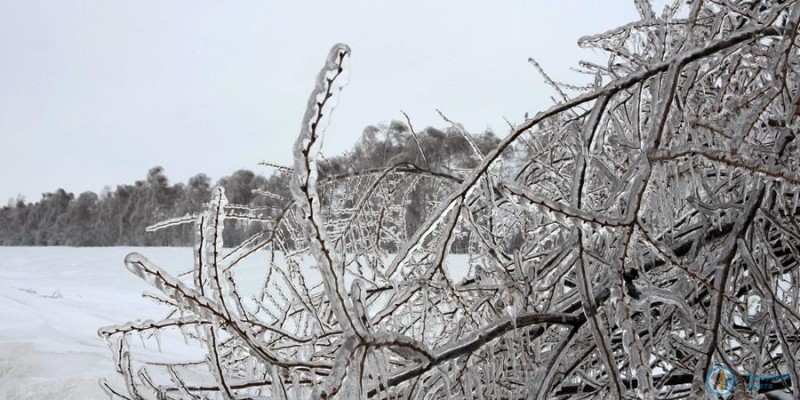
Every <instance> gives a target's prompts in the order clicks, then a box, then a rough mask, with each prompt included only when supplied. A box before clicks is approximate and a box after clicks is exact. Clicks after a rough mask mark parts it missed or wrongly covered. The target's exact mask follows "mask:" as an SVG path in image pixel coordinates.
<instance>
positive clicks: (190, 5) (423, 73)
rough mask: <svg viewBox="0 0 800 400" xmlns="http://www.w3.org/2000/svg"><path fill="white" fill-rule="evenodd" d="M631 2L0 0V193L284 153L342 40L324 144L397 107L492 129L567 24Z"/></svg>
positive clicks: (245, 162) (625, 14)
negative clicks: (346, 53) (348, 52)
mask: <svg viewBox="0 0 800 400" xmlns="http://www.w3.org/2000/svg"><path fill="white" fill-rule="evenodd" d="M636 18H637V15H636V11H635V9H634V7H633V1H632V0H603V1H598V0H518V1H503V2H499V1H496V2H492V1H464V0H449V1H414V0H404V1H394V2H391V3H390V2H379V1H352V0H348V1H341V0H339V1H335V2H334V1H324V2H323V1H319V2H308V1H286V2H277V1H267V0H260V1H198V0H182V1H177V0H171V1H162V0H135V1H127V2H122V1H108V0H73V1H37V0H23V1H17V0H0V203H2V204H5V202H6V200H7V199H8V198H10V197H15V196H17V194H22V195H24V196H26V198H27V199H28V200H29V201H35V200H38V199H39V198H40V196H41V194H42V193H43V192H50V191H54V190H55V189H57V188H64V189H66V190H67V191H71V192H74V193H76V194H78V193H80V192H82V191H85V190H93V191H100V190H101V189H102V188H103V187H104V186H106V185H109V186H112V187H113V186H114V185H116V184H123V183H133V182H134V181H135V180H138V179H143V178H144V177H145V176H146V173H147V170H148V169H149V168H150V167H152V166H155V165H161V166H163V167H164V168H165V170H166V174H167V176H168V177H169V178H170V180H171V181H172V182H178V181H180V182H185V181H186V180H187V179H188V178H189V177H190V176H192V175H194V174H196V173H198V172H204V173H206V174H208V175H209V176H211V177H212V178H213V179H214V180H216V179H217V178H219V177H221V176H224V175H229V174H230V173H232V172H233V171H235V170H237V169H240V168H247V169H251V170H254V171H257V172H260V173H264V174H269V173H271V172H272V171H270V170H269V169H267V168H264V167H259V166H258V165H257V164H258V162H259V161H262V160H269V161H272V162H276V163H280V164H287V165H288V164H290V163H291V160H290V154H291V146H292V144H293V142H294V138H295V137H296V135H297V132H298V130H299V126H300V118H301V116H302V114H303V112H304V107H305V103H306V99H307V97H308V94H309V92H310V90H311V88H312V87H313V83H314V82H313V81H314V77H315V75H316V73H317V71H318V70H319V68H320V67H321V66H322V63H323V61H324V59H325V56H326V55H327V52H328V49H329V48H330V46H331V45H332V44H334V43H336V42H344V43H347V44H349V45H350V46H351V48H352V49H353V54H352V59H351V66H352V72H351V75H350V84H349V85H348V86H347V87H346V88H345V90H344V92H343V94H342V97H341V100H340V103H339V106H338V108H337V109H336V112H335V113H334V116H333V121H332V123H331V125H330V127H329V128H328V131H327V133H326V139H325V146H326V148H325V149H324V150H323V151H324V153H325V154H338V153H341V152H343V151H345V150H347V149H348V148H350V147H351V146H352V144H353V143H354V141H355V140H356V139H357V138H358V136H359V135H360V134H361V132H362V130H363V128H364V127H366V126H368V125H371V124H377V123H381V122H386V121H389V120H392V119H402V114H401V113H400V110H404V111H406V112H407V113H408V114H409V116H410V117H411V118H412V122H413V123H414V125H415V127H416V128H418V129H422V128H424V127H426V126H438V127H442V126H446V124H445V123H443V121H442V120H441V119H440V118H439V117H438V115H437V114H436V112H435V109H436V108H439V109H441V110H442V111H443V112H444V113H445V114H446V115H447V116H448V117H450V118H451V119H454V120H457V121H460V122H462V123H463V124H464V125H465V126H466V128H467V129H469V130H471V131H483V130H485V129H487V128H488V129H492V130H494V131H495V132H496V133H497V134H498V135H500V136H504V135H505V134H506V133H507V132H508V127H507V125H506V123H505V122H504V120H503V117H507V118H508V119H509V120H511V121H512V122H515V123H516V122H520V121H521V119H522V116H523V114H524V113H525V112H526V111H528V112H531V113H535V112H536V111H539V110H541V109H544V108H546V107H548V106H549V105H551V101H550V98H549V96H550V95H551V94H552V92H551V91H550V90H549V89H548V87H547V86H545V85H544V84H542V82H541V79H540V77H539V76H538V75H537V74H536V72H535V70H534V69H533V68H532V67H531V65H530V64H528V62H527V59H528V57H530V56H533V57H535V58H537V59H538V61H539V62H540V64H541V65H542V66H543V67H544V68H545V69H546V70H547V71H548V72H550V73H551V75H553V76H554V77H556V78H558V79H563V80H569V81H573V82H574V81H576V79H581V81H580V82H585V81H587V80H586V79H584V78H582V77H580V76H579V75H577V74H575V73H572V72H570V71H569V68H570V67H573V66H575V65H576V62H577V61H578V59H580V58H593V57H596V55H593V54H592V53H591V52H590V51H588V50H581V49H579V48H578V47H577V45H576V41H577V39H578V38H579V37H581V36H583V35H586V34H591V33H597V32H601V31H605V30H607V29H610V28H612V27H615V26H618V25H621V24H623V23H627V22H630V21H632V20H634V19H636Z"/></svg>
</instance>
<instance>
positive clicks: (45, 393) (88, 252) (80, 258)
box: [0, 247, 192, 400]
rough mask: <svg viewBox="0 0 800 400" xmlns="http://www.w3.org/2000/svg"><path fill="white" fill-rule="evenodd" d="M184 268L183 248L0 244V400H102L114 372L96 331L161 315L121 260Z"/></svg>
mask: <svg viewBox="0 0 800 400" xmlns="http://www.w3.org/2000/svg"><path fill="white" fill-rule="evenodd" d="M132 251H138V252H141V253H142V254H144V255H146V256H147V257H148V258H150V259H151V260H152V261H154V262H156V263H157V264H158V265H159V266H161V267H162V268H164V269H166V270H168V271H182V270H187V269H188V268H189V267H190V266H191V264H192V253H191V249H188V248H120V247H116V248H68V247H0V399H9V400H11V399H105V398H107V396H106V395H105V394H104V393H103V391H102V390H101V389H100V387H99V386H98V385H97V380H98V378H101V377H108V378H112V377H113V374H114V369H113V366H112V362H111V353H110V351H109V348H108V346H106V343H105V342H104V341H103V340H102V339H101V338H100V337H98V336H97V329H98V328H99V327H101V326H107V325H112V324H118V323H124V322H128V321H131V320H135V319H137V318H139V319H147V318H153V319H157V318H159V317H160V316H163V315H164V308H162V307H160V306H158V305H156V304H154V303H153V302H150V301H147V300H145V299H143V298H142V297H141V294H142V292H145V291H147V292H154V289H152V288H150V287H149V286H148V285H147V284H145V283H144V282H143V281H141V280H140V279H139V278H137V277H136V276H134V275H133V274H131V273H130V272H128V270H127V269H126V268H125V266H124V265H123V262H122V260H123V259H124V257H125V255H127V254H128V253H130V252H132Z"/></svg>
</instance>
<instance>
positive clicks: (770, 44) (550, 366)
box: [100, 0, 800, 399]
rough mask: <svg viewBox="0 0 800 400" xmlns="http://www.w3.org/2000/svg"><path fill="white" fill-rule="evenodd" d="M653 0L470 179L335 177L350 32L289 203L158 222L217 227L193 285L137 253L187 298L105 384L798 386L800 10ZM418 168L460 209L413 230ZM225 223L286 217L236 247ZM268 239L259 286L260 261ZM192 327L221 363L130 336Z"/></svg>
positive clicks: (354, 388) (514, 391)
mask: <svg viewBox="0 0 800 400" xmlns="http://www.w3.org/2000/svg"><path fill="white" fill-rule="evenodd" d="M635 5H636V6H637V9H638V10H639V12H640V15H641V20H640V21H637V22H634V23H630V24H628V25H625V26H622V27H619V28H617V29H613V30H611V31H608V32H605V33H602V34H598V35H594V36H589V37H585V38H583V39H581V40H580V42H579V44H580V45H581V46H584V47H590V48H595V49H599V50H602V51H603V52H605V53H606V54H608V63H607V64H606V65H598V64H593V63H588V62H584V63H581V70H582V71H584V72H586V73H588V74H590V75H591V76H593V77H594V83H593V84H592V85H589V86H588V87H585V88H581V87H576V86H571V85H564V84H560V83H557V82H554V81H553V80H551V79H550V78H549V77H546V76H545V80H546V81H547V82H548V83H549V84H551V85H552V86H553V87H554V88H555V89H556V90H557V92H558V93H559V94H560V97H561V99H560V100H559V101H558V103H557V104H556V105H555V106H553V107H552V108H551V109H549V110H547V111H544V112H541V113H539V114H537V115H536V116H534V117H533V118H529V119H527V120H526V121H524V122H523V123H522V124H520V125H519V126H517V127H516V128H514V129H513V130H512V132H511V133H510V134H509V135H508V136H507V137H506V138H505V139H504V140H502V141H501V142H500V144H499V146H498V147H497V148H496V149H494V150H493V151H491V152H490V153H488V154H481V153H480V150H478V149H477V148H476V149H475V152H476V155H475V156H476V157H479V158H480V159H482V162H481V163H480V164H479V165H478V166H477V167H476V168H474V169H472V170H471V171H468V173H465V174H463V175H462V176H453V175H449V174H443V173H437V171H431V170H426V169H424V168H422V166H416V165H413V164H409V163H404V164H402V165H395V166H391V167H387V168H386V169H385V170H381V171H368V172H365V173H354V174H349V175H348V174H345V175H342V176H337V177H334V178H331V179H326V180H319V179H318V168H317V166H316V160H317V155H318V153H319V151H320V146H321V133H322V130H323V128H324V127H325V126H326V125H327V124H328V121H329V118H330V115H331V111H332V107H333V105H334V103H335V101H336V99H337V96H338V93H339V92H340V90H341V88H342V85H343V83H342V82H343V78H344V77H343V75H344V74H345V73H346V67H347V63H348V59H349V56H350V49H349V48H348V47H347V46H345V45H337V46H334V48H333V49H332V51H331V53H330V55H329V57H328V59H327V61H326V64H325V66H324V68H323V69H322V71H321V72H320V74H319V76H318V77H317V81H316V87H315V89H314V92H313V93H312V95H311V98H310V100H309V103H308V108H307V111H306V114H305V117H304V120H303V125H302V129H301V132H300V135H299V137H298V139H297V142H296V144H295V147H294V160H295V162H294V166H293V169H292V170H291V173H292V186H291V193H292V198H291V199H289V198H287V199H285V200H286V207H285V209H283V210H282V211H281V212H280V213H266V212H265V211H264V210H249V209H245V208H243V207H238V206H235V205H230V204H227V201H226V199H225V195H224V193H223V191H222V190H221V189H217V190H216V191H215V197H214V200H213V201H212V202H211V204H209V206H208V211H207V212H206V213H204V214H203V215H199V216H196V217H194V218H179V219H176V220H174V221H171V222H170V221H168V222H167V223H164V224H161V225H159V228H163V227H169V226H171V225H175V224H181V223H186V222H189V221H190V220H194V221H195V224H196V228H197V229H196V231H197V245H196V247H195V251H194V257H195V262H194V268H193V270H192V279H188V278H187V279H179V278H177V277H173V276H171V275H169V274H168V273H167V272H165V271H164V270H162V269H160V268H159V267H157V266H155V265H154V264H153V263H151V262H150V261H148V260H147V259H146V258H145V257H143V256H141V255H139V254H131V255H129V256H128V257H127V258H126V260H125V264H126V266H127V267H128V268H129V269H130V270H131V271H132V272H134V273H135V274H137V275H139V276H141V277H142V278H143V279H144V280H146V281H147V282H149V283H151V284H152V285H153V286H155V287H156V288H158V289H160V290H161V292H162V293H163V297H161V298H159V301H161V302H163V303H164V304H166V305H168V306H169V307H171V308H172V310H173V311H172V313H171V314H170V315H169V316H168V317H167V318H166V319H163V320H160V321H146V322H141V323H130V324H126V325H121V326H114V327H109V328H103V329H101V330H100V334H101V336H103V337H105V338H107V339H108V340H109V343H110V344H111V347H112V350H113V354H114V355H115V360H116V364H117V372H119V374H120V375H121V376H122V378H123V379H122V381H124V383H125V386H124V387H116V386H114V385H112V384H111V383H109V382H106V381H103V382H101V385H102V386H103V387H104V388H105V390H106V391H107V392H108V393H109V394H111V395H112V397H120V398H127V399H144V398H159V399H175V398H194V399H204V398H224V399H245V398H284V399H285V398H308V397H310V396H313V397H315V398H331V397H340V398H403V399H405V398H423V397H424V398H451V397H457V398H532V399H553V398H581V397H584V398H589V397H592V398H594V397H597V398H605V397H609V396H610V397H613V398H617V399H622V398H629V397H637V398H646V399H653V398H672V399H674V398H698V397H701V396H704V395H705V393H706V388H705V387H704V379H705V376H706V374H707V373H708V371H709V370H710V368H711V367H712V366H713V365H715V364H723V365H727V366H729V367H730V368H731V370H732V371H734V373H735V374H737V375H740V376H739V377H740V378H742V376H744V375H749V374H760V373H773V374H789V375H790V377H791V379H787V380H783V381H782V382H781V383H780V384H778V385H777V386H773V387H770V388H768V389H769V390H781V389H788V390H791V391H792V392H793V393H795V394H797V393H800V378H799V377H798V374H799V373H800V368H798V365H797V362H798V358H797V357H798V350H800V342H799V341H798V339H799V338H800V335H798V327H800V304H799V303H800V268H798V261H800V225H798V221H797V217H796V216H797V215H798V206H800V201H799V200H800V190H798V189H800V188H799V187H798V185H800V165H798V160H800V146H798V142H797V141H796V136H798V129H799V128H800V79H799V78H800V76H799V75H798V74H800V57H798V54H800V53H798V45H799V44H800V43H798V20H800V2H798V1H793V0H767V1H761V2H751V1H741V0H727V1H718V0H694V1H690V2H688V4H685V5H680V4H678V3H677V2H676V3H675V4H674V5H672V6H671V7H667V8H666V9H665V10H664V12H663V13H662V14H661V15H658V16H657V15H656V13H655V12H654V11H653V10H652V6H651V4H650V3H649V1H646V0H637V1H635ZM534 65H536V66H537V68H538V64H535V61H534ZM539 69H540V68H539ZM540 70H541V69H540ZM420 151H422V150H421V148H420ZM422 159H424V154H423V155H422ZM419 185H426V186H425V187H426V188H428V189H429V190H433V191H435V193H437V194H438V195H437V198H438V199H439V201H438V203H437V205H436V207H435V208H434V210H433V211H432V212H431V213H430V214H429V215H428V216H427V219H426V220H425V222H424V224H423V225H422V226H421V227H420V228H419V229H418V230H417V231H416V232H415V233H413V234H412V235H406V229H405V227H406V224H405V220H406V215H405V212H406V207H404V205H405V204H406V202H407V200H408V196H409V193H410V192H411V191H412V190H413V188H415V187H418V186H419ZM226 218H236V219H242V220H257V221H259V222H260V223H264V225H265V228H264V231H263V232H262V233H259V234H258V235H256V236H254V237H252V238H251V239H250V240H248V241H246V242H245V243H244V244H242V245H241V246H240V247H238V248H235V249H232V250H225V249H224V248H223V243H222V239H221V238H222V227H223V221H224V219H226ZM514 237H517V238H521V239H522V240H510V238H514ZM464 238H465V240H467V241H468V243H469V246H468V254H466V255H457V254H453V251H452V244H453V242H454V241H455V240H457V239H464ZM257 252H258V253H257ZM264 252H266V253H267V254H269V260H268V262H266V263H265V264H264V266H263V270H264V271H263V272H264V279H265V280H264V285H263V288H262V290H261V291H260V292H259V293H258V295H256V296H252V297H250V298H248V297H246V296H244V295H243V294H242V293H241V292H240V290H239V289H238V286H237V285H240V284H241V282H239V281H237V274H236V270H237V266H238V265H239V263H240V261H241V260H242V259H244V258H245V257H250V256H253V255H255V254H264ZM309 266H312V267H313V270H312V269H311V268H309ZM458 268H462V269H468V274H467V275H466V277H464V278H463V279H462V278H455V277H454V276H455V274H454V271H455V270H456V269H458ZM170 331H172V332H180V333H181V334H182V335H183V336H184V337H185V338H186V340H187V341H188V342H191V343H195V344H198V345H202V346H204V348H205V349H206V351H204V352H203V353H204V356H202V357H197V358H195V359H187V358H186V357H174V358H169V357H166V358H167V359H168V360H167V361H159V362H152V361H151V362H143V361H141V360H138V359H137V358H136V357H134V356H133V355H132V350H133V349H135V348H136V347H135V346H134V344H133V343H134V342H133V341H131V338H132V337H136V336H139V337H144V338H149V337H150V336H151V335H154V334H160V333H159V332H170ZM747 390H750V391H762V392H763V391H767V388H754V387H738V388H737V394H742V393H744V392H746V391H747ZM751 394H752V393H751Z"/></svg>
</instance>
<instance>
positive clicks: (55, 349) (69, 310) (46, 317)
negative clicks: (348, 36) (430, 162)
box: [0, 247, 468, 400]
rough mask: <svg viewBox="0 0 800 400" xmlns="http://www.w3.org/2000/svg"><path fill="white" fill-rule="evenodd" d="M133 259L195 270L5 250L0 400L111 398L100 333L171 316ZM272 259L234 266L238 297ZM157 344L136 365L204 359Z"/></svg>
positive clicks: (168, 259)
mask: <svg viewBox="0 0 800 400" xmlns="http://www.w3.org/2000/svg"><path fill="white" fill-rule="evenodd" d="M131 252H139V253H141V254H143V255H144V256H146V257H147V258H148V259H150V260H151V261H153V262H154V263H155V264H156V265H158V266H159V267H161V268H163V269H165V270H167V271H168V272H170V273H172V274H177V273H180V272H185V271H188V270H190V269H191V266H192V263H193V261H192V250H191V249H190V248H152V247H149V248H134V247H130V248H126V247H111V248H71V247H0V399H9V400H12V399H37V400H47V399H59V400H61V399H87V400H90V399H106V398H107V396H106V395H105V393H104V392H103V391H102V389H100V387H99V385H98V384H97V381H98V379H99V378H107V379H109V380H110V381H111V382H112V383H113V382H119V381H118V379H119V377H117V376H116V375H115V373H114V366H113V364H112V357H111V352H110V350H109V347H108V346H107V345H106V343H105V341H103V340H102V339H101V338H100V337H99V336H98V335H97V329H98V328H100V327H104V326H108V325H114V324H122V323H126V322H129V321H134V320H137V319H139V320H144V319H155V320H158V319H160V318H163V317H165V316H166V314H167V312H168V310H167V309H166V308H164V307H162V306H159V305H157V304H155V303H154V302H152V301H149V300H146V299H144V298H142V293H144V292H148V293H157V291H156V289H154V288H152V287H150V286H148V285H147V284H146V283H145V282H144V281H142V280H141V279H139V278H138V277H136V276H135V275H133V274H132V273H130V272H129V271H128V270H127V269H126V268H125V266H124V264H123V259H124V258H125V256H126V255H127V254H128V253H131ZM267 257H268V256H267V254H266V253H264V254H263V255H260V254H258V253H256V254H254V255H252V256H250V257H248V258H247V259H245V260H243V261H242V262H241V263H240V264H238V265H237V267H236V275H235V278H236V281H237V286H238V288H239V290H240V292H242V293H243V294H245V295H247V294H255V293H257V290H258V289H259V288H260V287H261V285H262V283H263V279H264V276H265V270H266V269H265V268H264V266H265V265H267V264H266V262H267ZM454 259H455V260H454V262H453V263H452V264H451V265H450V266H449V267H448V269H449V273H450V276H451V278H453V279H455V280H460V279H461V278H463V277H464V275H465V274H466V273H467V269H468V268H467V259H466V257H465V256H455V257H454ZM309 262H310V261H309ZM307 273H308V274H307V276H306V282H307V283H313V282H314V281H318V280H319V276H318V273H317V271H315V270H313V269H309V270H308V271H307ZM187 279H191V278H190V277H189V278H187ZM160 341H161V342H163V344H164V346H163V348H164V349H167V351H166V352H165V353H162V354H158V353H157V352H156V348H157V345H156V341H155V340H148V341H147V342H148V343H147V347H148V348H149V349H150V351H148V350H147V349H144V350H143V349H141V348H139V349H137V352H136V355H134V357H135V358H136V357H138V358H139V359H140V360H144V359H160V360H163V358H164V357H166V358H170V357H171V356H172V357H174V356H177V357H181V358H185V357H189V358H195V357H197V359H198V360H201V359H202V352H201V353H200V354H195V353H197V351H193V349H192V348H187V347H186V346H185V343H184V341H183V338H182V337H180V336H179V335H176V337H164V338H160ZM131 344H132V345H136V342H135V341H134V342H132V343H131ZM136 347H138V346H136Z"/></svg>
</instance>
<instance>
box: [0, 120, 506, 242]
mask: <svg viewBox="0 0 800 400" xmlns="http://www.w3.org/2000/svg"><path fill="white" fill-rule="evenodd" d="M498 141H499V139H498V138H497V137H496V136H495V135H494V134H493V133H492V132H491V131H486V132H484V133H481V134H476V135H472V134H469V133H467V132H465V131H464V130H463V129H462V128H461V127H460V126H457V125H454V126H451V127H449V128H447V129H436V128H431V127H429V128H426V129H424V130H423V131H421V132H413V130H412V128H411V127H410V126H409V124H406V123H403V122H399V121H392V122H390V123H387V124H379V125H372V126H369V127H367V128H366V129H364V131H363V133H362V135H361V137H360V138H359V140H358V141H357V143H356V144H355V146H354V148H353V149H352V150H351V151H348V152H346V153H345V154H342V155H338V156H335V157H330V158H327V159H326V160H325V162H324V163H321V164H320V179H321V180H332V179H348V178H349V177H352V176H356V175H358V174H360V173H364V172H365V171H370V170H375V169H380V168H384V167H386V166H391V165H398V166H400V165H402V166H405V167H407V168H418V169H419V170H420V171H428V172H435V173H439V174H448V175H451V176H453V177H454V179H455V177H457V176H458V175H459V171H460V170H464V169H467V168H472V167H474V166H475V165H476V164H477V162H478V161H479V157H477V156H478V154H476V152H485V151H488V150H489V149H491V148H493V147H494V146H495V145H496V144H497V142H498ZM290 177H291V170H290V169H286V168H276V169H275V170H274V171H273V172H272V173H271V174H270V175H269V176H263V175H261V174H257V173H254V172H253V171H250V170H246V169H241V170H238V171H236V172H234V173H233V174H231V175H230V176H226V177H223V178H221V179H219V180H218V181H217V182H216V183H215V184H213V185H212V181H211V178H209V177H208V176H207V175H205V174H203V173H199V174H197V175H195V176H193V177H191V178H190V179H189V180H188V181H187V182H186V183H183V182H178V183H174V184H173V183H171V182H170V180H169V179H168V178H167V175H166V171H165V170H164V168H162V167H160V166H156V167H153V168H151V169H150V170H149V171H148V173H147V176H146V177H145V178H144V179H142V180H138V181H136V182H134V183H133V184H122V185H117V186H116V188H113V189H112V188H109V187H106V188H105V189H104V190H103V191H101V192H100V193H95V192H91V191H87V192H83V193H81V194H79V195H77V196H76V195H75V194H73V193H70V192H67V191H66V190H64V189H58V190H55V191H53V192H48V193H44V194H43V195H42V197H41V199H39V200H38V201H35V202H28V201H25V199H24V198H21V197H20V198H17V199H16V200H14V201H9V204H8V205H7V206H4V207H2V209H0V245H3V246H189V245H191V244H192V243H193V239H194V238H193V236H194V233H193V232H194V229H193V228H192V227H191V226H188V225H183V226H179V227H176V228H174V229H168V230H159V231H156V232H147V230H146V228H147V227H148V226H151V225H153V224H155V223H157V222H159V221H163V220H166V219H169V218H174V217H179V216H184V215H192V214H196V213H199V212H201V211H202V210H204V208H205V205H206V204H207V203H208V202H209V200H210V198H211V191H212V188H213V187H214V186H221V187H224V188H225V193H226V196H227V198H228V201H229V202H230V203H231V204H238V205H246V206H249V207H251V208H257V209H259V210H263V212H264V213H265V214H266V216H267V217H269V216H274V215H275V214H277V213H280V212H281V210H283V209H285V208H286V207H287V205H288V203H289V202H290V201H291V200H290V199H291V194H290V193H289V180H290ZM426 189H430V188H426V187H424V185H419V186H417V187H415V188H414V190H413V192H412V193H410V194H409V201H408V204H407V205H406V209H407V210H406V211H407V213H408V215H409V216H410V218H409V219H408V222H407V226H406V231H407V232H413V231H414V230H415V229H416V227H417V226H418V225H419V224H420V223H421V222H422V220H423V219H424V216H425V215H426V212H428V211H430V210H429V208H430V206H431V204H433V199H429V198H428V197H430V196H431V194H432V193H434V192H435V191H432V190H426ZM255 225H257V224H254V223H252V222H248V223H242V222H241V221H226V229H225V237H224V242H225V243H226V245H237V244H239V243H241V242H242V241H243V240H244V239H245V238H247V237H249V236H250V235H252V234H253V232H257V231H258V230H259V229H261V228H262V227H260V226H255Z"/></svg>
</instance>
